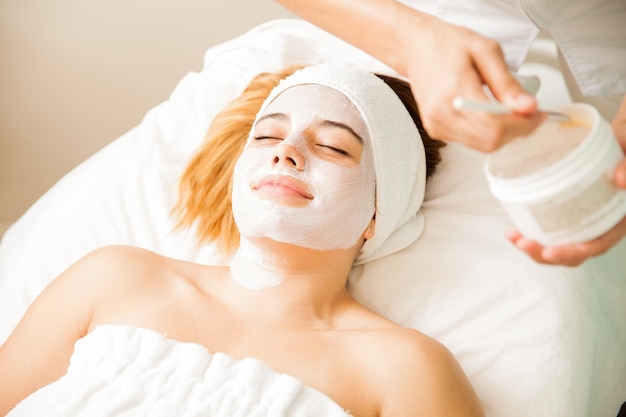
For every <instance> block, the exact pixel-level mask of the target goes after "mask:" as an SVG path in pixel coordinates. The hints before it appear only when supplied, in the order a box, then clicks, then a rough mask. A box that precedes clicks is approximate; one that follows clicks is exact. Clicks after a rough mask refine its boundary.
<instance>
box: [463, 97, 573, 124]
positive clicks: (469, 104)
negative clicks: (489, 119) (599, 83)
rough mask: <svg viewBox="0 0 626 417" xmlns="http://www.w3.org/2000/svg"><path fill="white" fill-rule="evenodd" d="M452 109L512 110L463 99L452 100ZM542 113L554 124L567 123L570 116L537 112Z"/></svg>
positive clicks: (544, 111)
mask: <svg viewBox="0 0 626 417" xmlns="http://www.w3.org/2000/svg"><path fill="white" fill-rule="evenodd" d="M452 107H453V108H455V109H456V110H479V111H484V112H487V113H491V114H508V113H512V112H513V110H511V108H510V107H509V106H507V105H505V104H502V103H500V102H497V101H491V102H489V101H475V100H468V99H466V98H463V97H456V98H455V99H454V100H452ZM539 111H540V112H542V113H546V114H547V115H548V120H552V121H555V122H569V121H570V116H569V115H567V114H565V113H559V112H555V111H549V110H548V111H546V110H539Z"/></svg>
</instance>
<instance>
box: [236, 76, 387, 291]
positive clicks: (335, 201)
mask: <svg viewBox="0 0 626 417" xmlns="http://www.w3.org/2000/svg"><path fill="white" fill-rule="evenodd" d="M275 113H280V114H285V115H287V116H288V119H289V123H288V124H287V126H288V129H287V130H286V131H284V132H280V129H276V131H271V132H269V133H271V135H276V136H281V137H280V138H279V139H280V141H279V143H277V144H276V146H266V147H265V146H258V145H257V144H256V143H252V144H251V141H254V140H255V139H254V138H253V137H254V135H255V134H256V133H258V132H256V131H255V130H254V128H253V134H252V136H253V137H252V138H251V139H250V140H249V141H248V144H247V145H246V148H245V149H244V151H243V153H242V155H241V156H240V158H239V160H238V161H237V164H236V166H235V172H234V179H233V199H232V206H233V215H234V217H235V221H236V223H237V227H238V229H239V231H240V234H241V236H242V245H241V246H240V250H239V251H238V252H237V254H236V256H235V257H234V259H233V261H232V263H231V274H232V276H233V279H234V280H235V281H236V282H237V283H239V284H240V285H242V286H244V287H246V288H250V289H262V288H267V287H273V286H277V285H279V284H280V283H281V282H282V280H283V278H282V277H280V276H279V275H277V274H275V273H273V272H272V270H273V269H272V267H271V266H272V265H273V264H274V262H276V261H277V259H269V258H266V257H268V254H267V253H266V252H264V251H262V250H260V249H258V248H255V247H254V244H253V243H251V242H250V241H249V240H248V239H246V238H256V237H268V238H271V239H273V240H275V241H278V242H283V243H289V244H293V245H296V246H301V247H305V248H309V249H314V250H320V251H322V250H333V249H347V248H350V247H352V246H354V245H355V244H357V242H358V241H359V240H360V239H361V237H362V235H363V232H364V231H365V229H366V228H367V226H368V225H369V223H370V221H371V220H372V217H373V215H374V210H375V202H374V199H375V195H374V194H375V183H374V181H375V180H374V178H375V174H374V163H373V159H372V158H373V157H372V151H371V144H370V142H369V137H368V134H367V130H366V127H365V123H364V122H363V120H362V118H361V115H360V114H359V112H358V111H357V110H356V108H355V107H354V105H353V104H352V102H350V100H349V99H348V98H347V97H345V96H344V95H343V94H341V93H339V92H338V91H336V90H333V89H331V88H329V87H322V86H318V85H301V86H296V87H292V88H289V89H287V90H285V91H284V92H283V93H281V94H280V95H278V97H277V98H276V99H275V100H274V101H273V102H272V103H271V104H270V105H269V106H268V107H267V108H266V110H265V111H264V114H275ZM319 120H330V121H332V122H338V123H342V124H345V125H347V126H351V127H352V128H353V129H354V130H355V131H357V132H358V134H359V135H360V136H361V138H362V139H363V149H362V153H361V155H360V162H359V163H358V164H356V165H354V166H346V165H345V164H341V163H337V162H336V161H333V160H332V159H331V160H329V159H328V158H326V157H320V154H319V152H320V149H321V148H319V147H318V146H319V144H318V142H320V143H322V145H324V144H325V142H324V141H325V140H326V139H327V138H325V137H323V135H324V134H323V133H322V134H320V135H319V136H320V137H319V138H318V137H317V136H316V132H315V131H313V133H311V132H310V131H309V130H310V129H309V128H310V126H312V125H314V124H315V123H317V122H318V121H319ZM261 133H263V132H261ZM264 134H267V133H264ZM318 139H319V140H318ZM354 140H356V139H354ZM331 144H332V141H331ZM327 151H328V149H324V152H327ZM277 152H284V153H280V155H278V154H277ZM285 153H286V154H288V155H290V156H291V157H292V158H294V159H297V160H298V161H299V162H301V165H300V166H298V167H295V166H294V165H293V164H285V163H280V164H277V163H276V160H277V157H276V155H278V156H279V157H280V158H283V159H284V157H285V155H286V154H285ZM269 176H278V177H287V178H290V179H293V180H295V181H297V182H298V183H300V184H303V185H304V186H305V187H306V188H307V189H308V191H309V192H310V194H311V195H312V198H311V199H310V200H308V201H307V200H306V199H304V198H303V199H302V201H301V204H300V202H298V204H285V203H283V202H281V201H278V200H277V199H272V198H267V196H263V195H261V194H259V193H258V192H256V191H255V190H254V189H253V187H251V184H253V183H255V182H258V181H262V180H263V179H264V178H267V177H269Z"/></svg>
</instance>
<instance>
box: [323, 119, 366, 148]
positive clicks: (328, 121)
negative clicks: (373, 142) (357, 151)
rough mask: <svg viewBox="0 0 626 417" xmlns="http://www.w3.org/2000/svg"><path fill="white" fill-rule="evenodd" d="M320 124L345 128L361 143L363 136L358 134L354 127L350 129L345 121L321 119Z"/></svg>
mask: <svg viewBox="0 0 626 417" xmlns="http://www.w3.org/2000/svg"><path fill="white" fill-rule="evenodd" d="M322 126H333V127H338V128H340V129H344V130H347V131H348V132H350V133H351V134H352V136H354V137H355V138H356V139H357V140H358V141H359V143H363V138H362V137H361V136H359V135H358V134H357V133H356V132H355V131H354V129H352V128H351V127H350V126H348V125H347V124H345V123H341V122H335V121H332V120H324V121H322Z"/></svg>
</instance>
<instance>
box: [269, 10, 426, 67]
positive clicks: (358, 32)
mask: <svg viewBox="0 0 626 417" xmlns="http://www.w3.org/2000/svg"><path fill="white" fill-rule="evenodd" d="M276 1H277V3H279V4H281V5H282V6H284V7H285V8H287V9H289V10H290V11H292V12H293V13H295V14H297V15H298V16H300V17H302V18H303V19H305V20H307V21H309V22H311V23H313V24H314V25H316V26H318V27H320V28H322V29H324V30H325V31H327V32H329V33H331V34H333V35H335V36H337V37H339V38H341V39H343V40H344V41H346V42H348V43H350V44H352V45H354V46H356V47H357V48H359V49H361V50H363V51H365V52H367V53H368V54H370V55H372V56H374V57H375V58H378V59H379V60H380V61H382V62H384V63H385V64H387V65H389V66H390V67H392V68H394V69H395V70H396V71H398V72H399V73H400V74H402V75H407V68H406V66H407V62H406V53H405V52H404V50H405V42H406V41H407V40H408V39H409V38H410V37H411V36H410V35H409V34H408V33H405V31H407V30H411V31H412V32H413V34H412V36H415V35H414V34H415V32H416V31H419V30H421V29H425V30H427V29H426V27H427V26H428V23H429V22H431V21H432V20H433V19H435V18H433V17H432V16H429V15H426V14H424V13H421V12H418V11H416V10H414V9H412V8H409V7H408V6H406V5H404V4H402V3H399V2H397V1H394V0H276ZM415 52H418V51H415Z"/></svg>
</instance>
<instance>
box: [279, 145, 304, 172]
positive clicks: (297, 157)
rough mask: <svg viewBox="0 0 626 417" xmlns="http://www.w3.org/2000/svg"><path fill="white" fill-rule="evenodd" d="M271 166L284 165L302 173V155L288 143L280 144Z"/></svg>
mask: <svg viewBox="0 0 626 417" xmlns="http://www.w3.org/2000/svg"><path fill="white" fill-rule="evenodd" d="M272 164H273V165H281V164H286V165H287V166H289V167H291V168H295V169H297V170H298V171H302V170H303V169H304V165H305V159H304V156H303V155H302V153H301V152H300V151H299V150H298V149H297V148H296V147H295V146H293V145H291V144H289V143H281V144H280V145H278V146H277V147H276V151H275V153H274V159H273V161H272Z"/></svg>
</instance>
